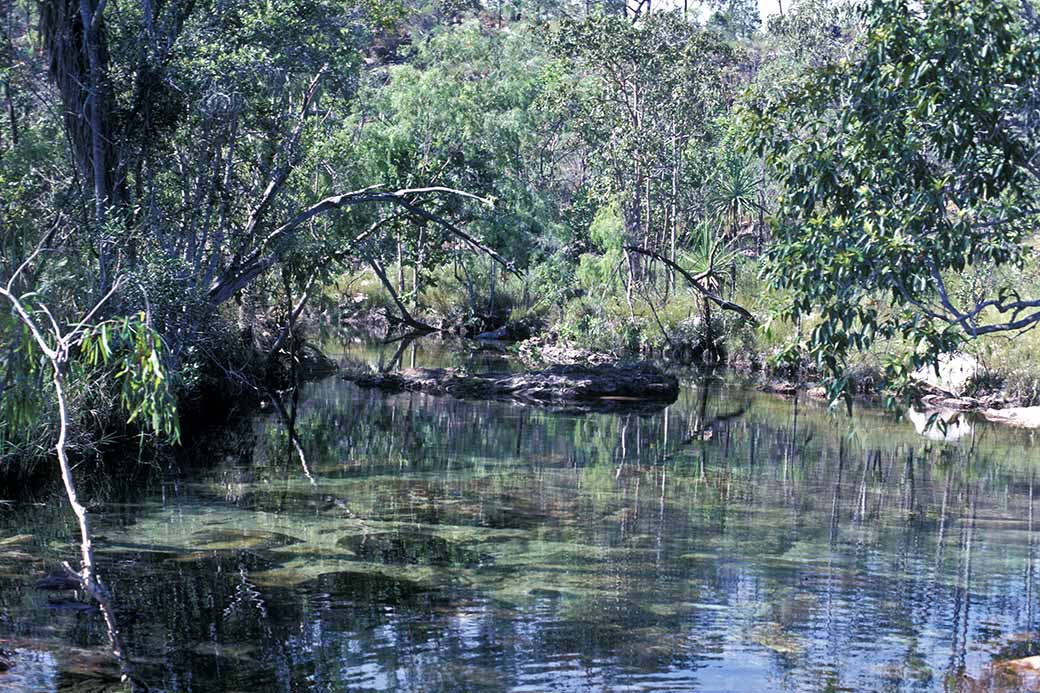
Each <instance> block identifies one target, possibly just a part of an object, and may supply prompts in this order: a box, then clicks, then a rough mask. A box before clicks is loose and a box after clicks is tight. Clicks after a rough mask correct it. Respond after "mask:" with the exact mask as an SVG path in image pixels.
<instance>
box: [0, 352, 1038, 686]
mask: <svg viewBox="0 0 1040 693" xmlns="http://www.w3.org/2000/svg"><path fill="white" fill-rule="evenodd" d="M345 351H346V353H345V355H346V356H349V357H350V358H353V359H358V360H363V361H367V362H369V363H372V364H373V365H375V364H378V363H380V362H382V363H383V364H384V365H385V364H386V363H388V362H391V361H393V362H395V363H396V362H397V361H398V360H402V361H403V362H404V363H405V365H409V364H418V365H430V364H444V363H451V364H455V365H468V366H469V367H470V368H471V369H474V370H476V369H481V368H502V367H504V365H505V364H504V363H503V362H502V361H501V360H500V359H499V358H498V357H497V356H496V355H495V354H494V353H493V352H475V353H473V352H471V353H465V352H461V351H458V350H454V349H448V350H445V349H443V348H440V347H438V346H437V345H435V344H433V345H422V344H419V345H412V346H410V347H408V348H407V349H403V350H401V352H400V353H397V354H395V353H394V352H395V346H394V345H389V346H384V347H374V346H371V345H367V344H354V345H350V346H349V347H346V348H345ZM683 380H684V386H683V389H682V393H681V395H680V397H679V400H678V401H677V402H676V403H675V404H674V405H672V406H670V407H668V408H667V409H666V410H664V411H661V412H658V413H651V414H640V415H635V414H631V415H626V414H575V413H567V412H546V411H542V410H538V409H533V408H530V407H523V406H518V405H514V404H510V403H505V402H464V401H459V400H454V399H451V398H438V397H429V396H424V395H420V394H411V393H404V394H398V395H392V396H387V395H383V394H381V393H378V392H374V391H364V390H360V389H358V388H356V387H355V386H353V385H351V384H349V383H347V382H345V381H343V380H341V379H339V378H337V377H330V378H327V379H325V380H322V381H319V382H314V383H311V384H309V385H307V386H305V387H304V388H303V390H302V392H301V393H300V395H299V398H298V400H297V402H296V406H292V404H291V403H287V409H288V410H289V411H287V412H285V413H286V414H288V415H290V416H293V417H294V429H295V432H296V438H295V442H296V443H298V447H297V445H294V444H293V442H294V441H293V439H292V438H290V436H289V434H288V427H287V425H286V418H285V416H283V415H282V414H280V413H279V412H278V411H277V408H276V407H273V406H268V407H267V408H266V409H265V411H263V412H261V413H259V414H257V415H256V416H255V417H253V418H251V419H248V420H245V421H238V422H236V423H233V424H230V425H228V426H225V427H222V428H219V429H217V430H216V431H215V432H214V433H212V434H210V435H206V436H200V437H199V438H197V439H192V440H186V441H185V450H184V451H183V452H182V453H181V454H180V455H179V461H178V463H177V464H175V465H172V466H169V467H162V468H155V469H152V468H149V467H148V466H147V465H145V466H143V467H142V470H141V471H140V472H139V473H137V474H135V475H133V476H132V477H126V478H106V479H103V480H94V482H93V483H90V484H89V493H90V495H91V496H92V497H93V498H95V499H96V500H97V502H96V505H95V506H94V507H93V509H92V510H93V513H94V517H95V523H96V532H97V534H98V538H97V550H98V555H99V559H100V562H101V567H100V570H101V573H102V575H103V576H104V577H105V579H106V580H107V583H108V585H109V587H110V588H111V591H112V593H113V595H114V600H115V602H116V605H117V608H118V612H119V618H120V622H121V626H122V629H123V631H124V637H125V640H126V641H127V643H128V645H129V647H130V649H131V652H132V654H133V655H134V658H135V659H136V661H137V667H138V671H139V674H140V676H141V678H143V679H144V680H145V681H146V682H147V683H148V684H149V685H150V686H152V687H153V688H156V689H160V690H171V691H210V690H236V691H269V690H270V691H276V690H285V691H289V690H336V691H338V690H422V691H437V690H453V691H454V690H475V691H476V690H514V691H542V690H556V691H585V690H668V691H679V690H703V691H726V690H732V691H758V690H806V691H821V690H943V689H947V690H949V689H963V690H974V689H975V688H973V687H976V686H977V687H990V686H997V685H998V684H1000V681H999V680H997V679H994V678H992V672H991V663H992V662H993V661H994V659H998V658H1009V657H1021V656H1026V655H1032V654H1035V653H1037V652H1040V643H1038V642H1037V638H1038V635H1037V633H1038V631H1037V626H1038V615H1037V589H1038V587H1040V585H1038V579H1037V570H1036V567H1037V554H1038V549H1037V533H1036V531H1035V528H1034V523H1036V522H1040V518H1035V515H1036V512H1037V510H1036V509H1034V499H1035V496H1036V490H1035V486H1036V478H1035V477H1036V474H1035V470H1036V469H1037V467H1038V465H1040V449H1038V446H1037V441H1036V440H1035V439H1034V437H1033V435H1032V434H1029V433H1027V432H1023V431H1016V430H1012V429H1007V428H999V427H995V426H989V425H986V424H983V423H973V422H970V421H968V420H964V421H963V422H957V425H955V426H954V427H952V428H950V429H948V435H949V437H950V438H954V437H956V438H957V440H955V441H943V440H934V438H942V434H940V433H937V432H936V431H934V430H933V431H931V432H930V437H931V438H933V439H929V438H928V437H925V436H922V435H920V434H919V433H918V432H917V430H916V429H915V426H914V424H913V422H912V421H909V420H906V419H903V420H897V419H896V418H895V417H893V416H891V415H889V414H886V413H884V412H880V411H873V410H869V409H864V408H862V407H860V408H859V409H858V411H857V412H856V413H855V415H854V416H853V417H851V418H849V417H847V416H846V415H845V414H844V413H838V414H831V413H828V412H827V411H826V410H825V409H824V408H823V407H821V406H820V405H819V404H817V403H814V402H811V401H805V400H802V401H795V400H793V399H783V398H779V397H776V396H771V395H765V394H760V393H757V392H755V391H753V390H752V389H749V388H747V387H745V386H743V385H742V384H741V383H740V382H739V381H738V380H737V379H734V378H730V377H724V376H722V375H719V374H703V373H689V374H686V375H685V376H684V378H683ZM954 429H955V430H954ZM78 473H79V474H81V475H83V474H86V471H85V470H84V469H82V468H81V469H80V470H78ZM75 536H76V535H75V527H74V524H73V522H72V521H71V516H70V514H69V512H68V511H67V509H66V505H65V502H64V499H63V498H62V496H60V495H58V494H57V493H54V494H53V495H52V494H51V493H50V492H49V491H44V492H40V493H39V494H38V496H37V497H34V498H31V499H20V500H18V501H17V502H4V503H2V504H0V648H3V649H7V650H13V651H14V655H15V662H16V666H15V667H14V668H13V669H12V670H11V671H10V672H8V673H7V674H0V689H2V688H5V687H8V688H12V689H16V690H17V689H25V690H57V689H59V688H60V689H61V690H91V691H95V690H109V689H112V690H116V689H118V684H117V682H116V681H115V676H116V671H117V669H116V667H115V665H114V663H113V662H112V661H111V658H110V656H108V654H107V653H106V649H105V643H106V639H105V631H104V628H103V623H102V622H101V619H100V617H99V616H98V614H97V613H96V611H95V610H94V608H93V607H91V605H90V603H89V601H88V600H87V599H86V598H85V597H83V596H82V595H79V594H76V593H73V592H53V591H45V590H41V589H39V588H38V587H37V586H36V585H35V583H36V581H37V580H38V579H39V578H40V577H42V576H43V575H46V574H47V573H48V572H51V571H53V570H54V569H55V568H56V567H57V566H58V565H59V563H60V561H61V560H74V559H75V557H76V555H77V554H76V551H77V549H76V546H75V544H74V540H75ZM1005 687H1010V685H1006V686H1005Z"/></svg>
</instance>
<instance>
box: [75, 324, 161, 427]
mask: <svg viewBox="0 0 1040 693" xmlns="http://www.w3.org/2000/svg"><path fill="white" fill-rule="evenodd" d="M79 350H80V354H81V356H82V362H81V363H79V364H77V365H79V366H81V367H83V368H86V369H96V368H107V369H108V371H109V374H110V377H111V379H112V380H113V381H114V382H115V383H116V384H117V389H118V391H119V403H120V405H121V407H122V409H123V410H124V411H125V412H126V421H127V423H128V424H129V423H133V422H134V421H137V420H140V422H141V423H142V424H143V425H144V427H146V428H148V429H150V430H151V431H152V432H153V433H155V434H158V435H162V436H165V437H166V438H168V439H169V440H170V441H172V442H177V441H179V439H180V428H179V426H178V419H177V404H176V402H175V401H174V399H173V396H172V394H171V390H170V386H169V383H168V382H167V378H166V372H165V369H164V368H163V364H162V344H161V338H160V337H159V335H158V334H157V333H156V332H155V331H154V330H152V329H151V328H150V327H148V324H147V321H146V317H145V314H144V313H139V314H137V315H134V316H131V317H124V318H119V319H115V320H106V321H105V322H102V323H99V324H97V325H93V326H91V327H90V328H89V329H87V330H86V331H85V332H84V333H83V336H82V338H81V340H80V343H79ZM81 377H82V376H81ZM84 379H86V378H84Z"/></svg>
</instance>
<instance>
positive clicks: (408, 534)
mask: <svg viewBox="0 0 1040 693" xmlns="http://www.w3.org/2000/svg"><path fill="white" fill-rule="evenodd" d="M337 544H338V545H339V546H340V547H341V548H344V549H347V550H349V551H351V552H352V553H353V554H354V555H356V556H357V557H358V558H360V559H362V560H365V561H372V562H375V563H398V564H416V565H434V566H465V567H472V566H476V565H479V564H481V563H484V562H487V561H489V560H490V558H488V557H486V556H483V555H482V554H480V553H479V552H477V551H473V550H472V549H468V548H466V547H464V546H462V545H461V544H457V543H455V542H451V541H447V540H446V539H443V538H441V537H438V536H434V535H432V534H427V533H425V532H419V531H398V532H378V533H375V534H360V535H351V536H346V537H343V538H342V539H340V540H339V541H338V542H337Z"/></svg>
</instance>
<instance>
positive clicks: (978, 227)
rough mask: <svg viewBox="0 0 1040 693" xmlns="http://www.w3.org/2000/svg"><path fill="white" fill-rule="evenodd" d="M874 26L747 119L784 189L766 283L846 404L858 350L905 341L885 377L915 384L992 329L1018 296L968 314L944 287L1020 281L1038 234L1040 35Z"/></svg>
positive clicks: (1016, 17) (976, 16) (974, 25)
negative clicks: (1001, 278) (1014, 277)
mask: <svg viewBox="0 0 1040 693" xmlns="http://www.w3.org/2000/svg"><path fill="white" fill-rule="evenodd" d="M865 12H866V14H865V20H866V22H867V29H866V31H865V34H864V37H863V39H862V42H861V44H860V45H859V47H858V48H857V50H856V57H855V58H854V59H853V60H851V61H847V60H839V61H836V62H830V63H827V64H825V65H823V66H820V67H818V68H814V69H811V70H809V71H808V72H807V73H806V74H805V75H804V76H803V77H802V78H801V79H799V80H798V81H797V82H796V83H795V84H793V85H790V86H788V87H787V88H785V89H784V90H783V92H782V93H781V94H780V95H772V96H764V97H760V98H759V99H758V100H756V101H753V102H752V103H751V104H750V105H749V106H748V108H747V110H746V111H745V112H744V114H743V115H744V122H745V125H746V126H747V128H748V130H749V132H750V133H751V137H750V142H751V146H752V147H753V148H754V149H755V150H757V151H759V152H761V153H763V154H764V155H765V157H766V161H767V163H768V164H769V166H770V168H771V170H772V173H773V175H774V176H775V178H776V180H777V181H778V182H779V184H780V186H781V188H782V193H781V196H780V198H779V204H780V209H779V212H778V214H777V215H776V218H775V221H774V233H775V235H776V240H775V244H774V246H773V248H772V250H771V252H770V266H769V267H770V269H769V272H770V277H771V278H772V281H773V283H774V285H775V286H777V287H779V288H782V289H783V290H785V291H787V292H788V293H789V296H790V299H791V304H790V309H789V311H788V314H789V316H791V317H793V318H798V316H802V315H809V314H813V315H815V316H817V319H816V320H815V323H816V326H815V328H814V330H813V332H812V335H811V337H810V340H809V348H810V351H811V354H812V356H813V358H814V360H815V363H816V365H817V366H818V367H819V368H821V369H824V370H826V371H828V372H830V373H832V374H834V375H835V376H836V378H835V389H834V392H835V393H837V392H839V391H840V390H841V389H842V388H843V387H844V385H845V384H846V383H845V378H844V376H843V370H844V367H845V364H846V358H847V357H846V355H847V353H848V352H849V351H850V350H853V349H865V348H868V347H869V346H870V345H871V344H872V343H873V342H874V341H875V340H878V339H892V338H896V337H898V338H901V339H904V340H906V341H907V342H909V343H910V344H911V345H914V347H913V348H911V349H910V350H909V352H908V353H907V354H905V355H899V357H898V358H893V359H891V361H890V362H889V363H888V371H889V375H890V376H891V377H892V379H893V380H894V381H896V382H905V381H906V379H907V377H908V375H909V373H910V372H911V371H912V370H913V368H914V367H916V366H917V365H918V364H921V363H926V362H934V360H935V358H936V357H937V356H938V355H939V354H941V353H943V352H946V351H949V350H951V349H953V348H955V347H956V345H957V344H958V343H959V342H961V341H962V339H963V338H964V337H965V335H972V334H977V333H979V332H981V331H985V330H987V327H986V325H987V324H988V323H987V322H986V321H985V315H986V314H985V313H984V312H983V311H984V310H985V309H986V308H998V309H999V308H1000V307H1001V305H1002V304H1004V303H1011V302H1012V299H1011V298H1010V297H1017V293H1016V290H1015V287H1014V286H1013V285H1011V284H1009V285H1004V286H1001V287H999V288H997V289H996V290H995V291H993V292H992V293H990V294H988V295H987V296H984V297H981V298H980V297H976V301H977V304H976V305H974V306H972V304H968V306H969V307H968V308H963V309H957V308H954V307H953V306H952V305H951V304H950V302H949V300H948V297H947V295H946V294H947V292H946V282H947V281H948V277H949V275H950V273H959V272H962V271H964V270H965V269H966V268H969V267H978V268H987V267H994V266H997V267H999V266H1011V267H1017V268H1021V267H1023V266H1024V264H1025V263H1026V262H1027V261H1031V258H1032V254H1033V247H1032V243H1031V238H1032V237H1033V234H1034V233H1035V229H1036V224H1037V221H1038V217H1037V214H1036V209H1037V179H1036V171H1035V162H1033V160H1032V158H1033V156H1034V154H1035V151H1036V141H1037V140H1036V129H1035V118H1033V116H1032V115H1030V112H1029V103H1030V102H1031V99H1034V98H1035V95H1036V93H1037V91H1036V85H1037V76H1038V75H1040V36H1038V34H1037V33H1036V32H1035V31H1033V30H1032V27H1031V26H1030V24H1029V22H1028V20H1027V10H1026V8H1025V7H1024V6H1023V5H1022V4H1021V3H1020V2H1018V1H1017V0H1002V1H1000V2H995V3H993V2H986V3H981V2H973V1H972V0H926V2H924V3H920V4H913V5H911V4H910V3H906V2H901V1H898V0H876V1H875V2H873V3H871V4H870V6H869V7H868V8H866V10H865ZM1031 119H1032V120H1031ZM1016 300H1017V299H1016ZM973 303H974V302H973ZM1009 325H1010V326H1012V327H1013V326H1014V325H1013V324H1011V323H1009Z"/></svg>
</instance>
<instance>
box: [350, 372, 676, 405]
mask: <svg viewBox="0 0 1040 693" xmlns="http://www.w3.org/2000/svg"><path fill="white" fill-rule="evenodd" d="M344 377H345V378H347V379H348V380H352V381H353V382H354V383H356V384H357V385H359V386H361V387H374V388H379V389H381V390H386V391H388V392H401V391H415V392H425V393H428V394H434V395H452V396H454V397H458V398H460V399H511V400H517V401H520V402H524V403H528V404H538V405H542V406H550V407H551V406H560V405H565V406H566V405H571V406H570V408H572V409H580V410H595V411H610V410H616V409H631V408H636V409H639V408H661V407H664V406H667V405H668V404H671V403H672V402H674V401H675V399H676V398H677V397H678V395H679V380H678V379H677V378H676V377H675V376H673V375H670V374H667V373H664V372H663V371H661V370H659V369H658V368H656V367H654V366H652V365H649V364H636V365H631V366H607V365H601V366H576V365H571V366H552V367H551V368H546V369H545V370H540V371H531V372H528V373H518V374H512V373H486V374H480V375H470V374H467V373H464V372H462V371H459V370H455V369H450V368H412V369H408V370H404V371H399V372H396V373H352V374H347V375H345V376H344Z"/></svg>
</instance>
